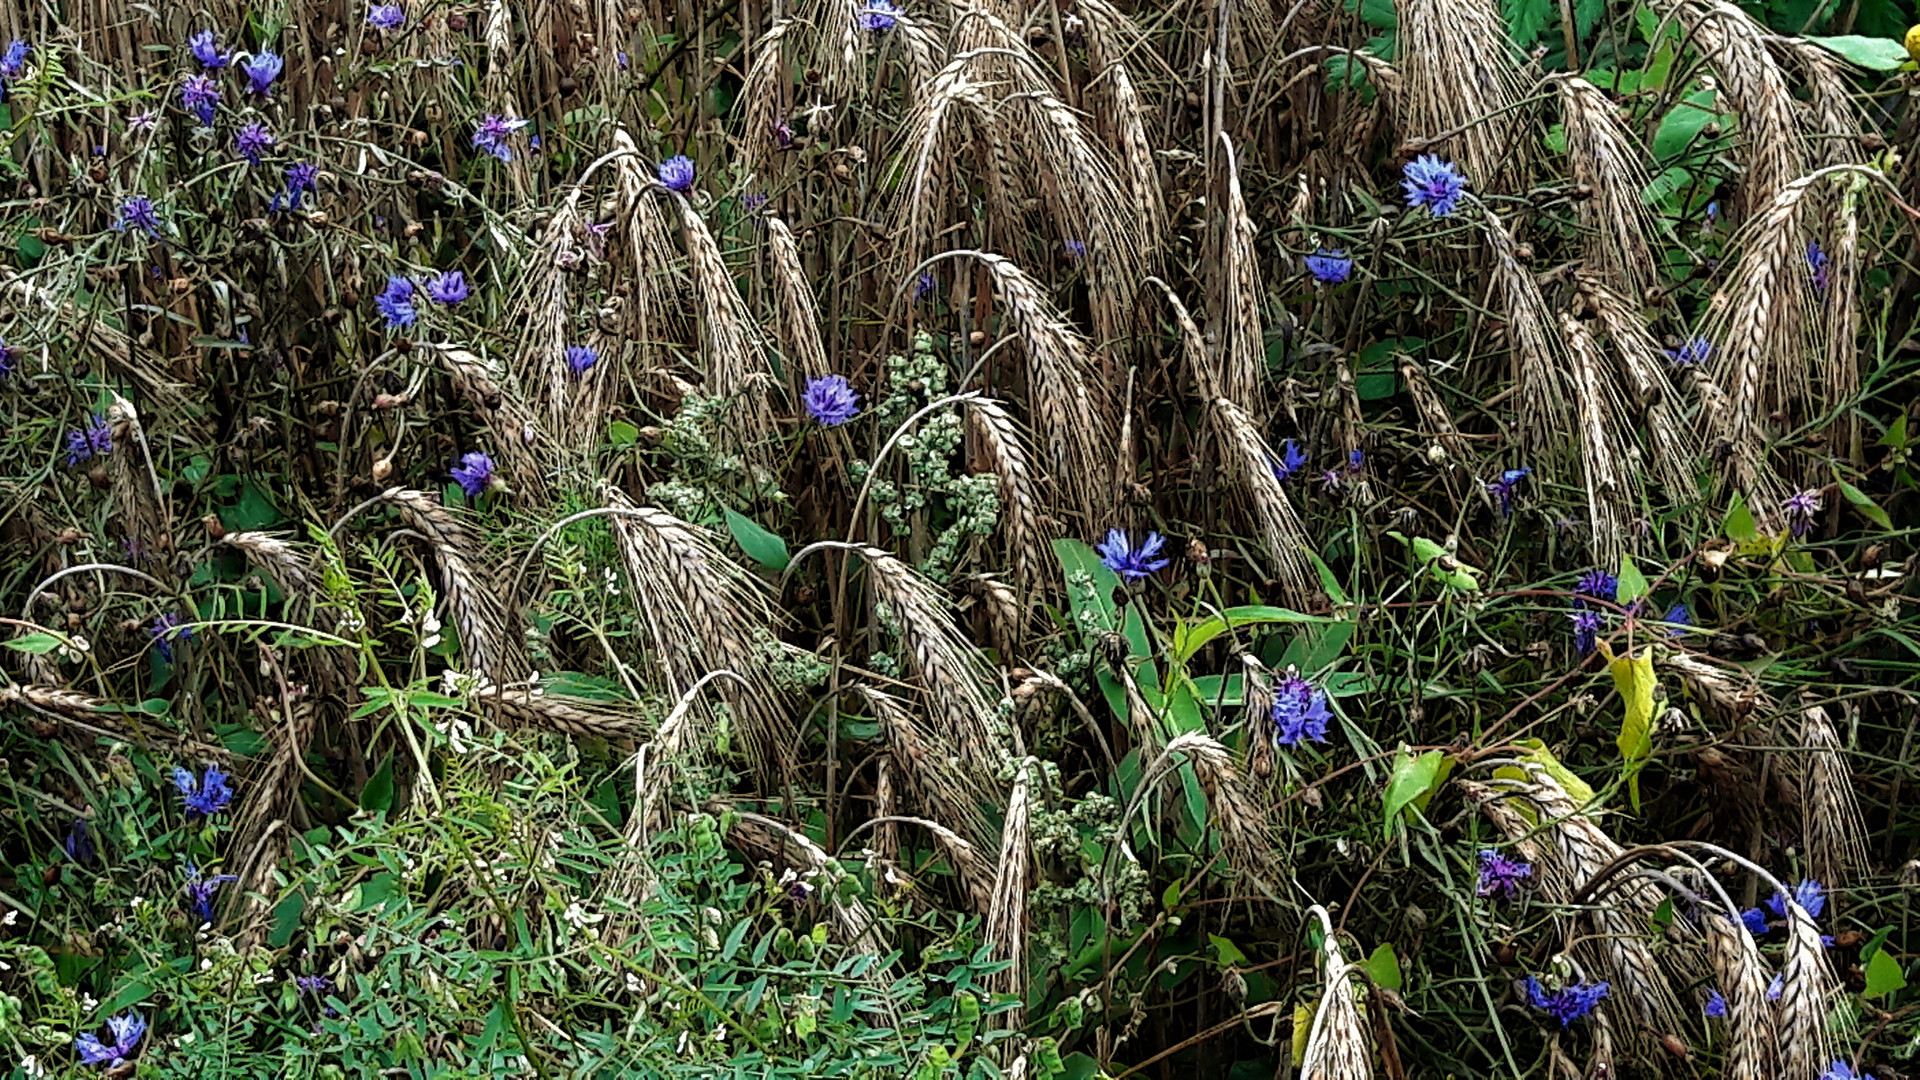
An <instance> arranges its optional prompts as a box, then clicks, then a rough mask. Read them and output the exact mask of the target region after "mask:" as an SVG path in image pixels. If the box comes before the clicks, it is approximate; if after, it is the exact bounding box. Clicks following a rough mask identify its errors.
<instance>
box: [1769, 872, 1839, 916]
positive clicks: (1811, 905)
mask: <svg viewBox="0 0 1920 1080" xmlns="http://www.w3.org/2000/svg"><path fill="white" fill-rule="evenodd" d="M1793 902H1794V903H1796V904H1799V905H1800V906H1801V907H1803V908H1805V909H1806V910H1807V914H1809V915H1811V916H1813V917H1814V918H1816V919H1817V918H1819V917H1820V915H1821V913H1822V912H1824V911H1826V910H1827V889H1826V886H1824V885H1822V884H1820V882H1818V881H1816V880H1814V879H1813V878H1801V879H1800V884H1798V885H1795V886H1794V887H1793ZM1767 910H1768V911H1771V912H1773V913H1774V915H1776V916H1778V917H1779V918H1782V919H1784V918H1786V917H1787V897H1786V894H1785V893H1778V892H1777V893H1774V894H1773V895H1772V896H1769V897H1767Z"/></svg>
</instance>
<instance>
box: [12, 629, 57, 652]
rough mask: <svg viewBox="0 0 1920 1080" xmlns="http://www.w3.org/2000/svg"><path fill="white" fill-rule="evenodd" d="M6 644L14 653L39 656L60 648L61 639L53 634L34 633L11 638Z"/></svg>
mask: <svg viewBox="0 0 1920 1080" xmlns="http://www.w3.org/2000/svg"><path fill="white" fill-rule="evenodd" d="M4 644H5V645H6V646H7V648H9V649H12V650H13V651H14V652H23V653H33V654H34V655H36V656H38V655H43V654H45V653H50V652H52V651H53V650H55V649H57V648H59V647H60V639H59V638H57V637H55V636H53V635H52V634H41V633H33V634H22V635H20V636H19V637H17V638H9V639H8V640H7V641H6V642H5V643H4Z"/></svg>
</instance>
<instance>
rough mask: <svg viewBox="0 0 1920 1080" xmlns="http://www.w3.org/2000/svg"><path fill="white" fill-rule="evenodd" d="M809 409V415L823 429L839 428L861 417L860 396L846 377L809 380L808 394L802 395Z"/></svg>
mask: <svg viewBox="0 0 1920 1080" xmlns="http://www.w3.org/2000/svg"><path fill="white" fill-rule="evenodd" d="M801 400H802V402H803V403H804V404H805V405H806V407H807V413H808V415H810V416H812V417H813V418H814V419H815V420H817V421H819V422H820V425H821V426H822V427H839V426H840V425H841V424H844V423H846V422H847V421H849V420H851V419H853V418H854V417H856V416H859V415H860V395H859V394H857V393H855V392H854V389H853V387H851V386H849V385H847V380H846V376H844V375H822V376H820V377H819V378H817V379H808V380H807V390H806V393H805V394H803V395H801Z"/></svg>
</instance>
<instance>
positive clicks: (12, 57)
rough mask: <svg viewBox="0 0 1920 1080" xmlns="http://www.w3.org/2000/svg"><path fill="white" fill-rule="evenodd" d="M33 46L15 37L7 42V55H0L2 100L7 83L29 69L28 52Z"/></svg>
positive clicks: (0, 98) (0, 92) (0, 94)
mask: <svg viewBox="0 0 1920 1080" xmlns="http://www.w3.org/2000/svg"><path fill="white" fill-rule="evenodd" d="M32 51H33V46H31V45H29V44H27V43H26V42H24V41H21V40H20V39H19V38H14V39H13V40H12V41H10V42H8V43H7V51H6V55H4V56H0V100H4V99H5V98H6V85H5V84H6V83H10V82H12V81H13V80H15V79H17V78H19V77H20V76H21V75H22V74H23V73H25V71H26V70H27V54H28V53H30V52H32Z"/></svg>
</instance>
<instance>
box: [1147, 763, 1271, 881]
mask: <svg viewBox="0 0 1920 1080" xmlns="http://www.w3.org/2000/svg"><path fill="white" fill-rule="evenodd" d="M1167 753H1168V754H1170V755H1177V756H1179V757H1180V758H1183V759H1185V760H1186V761H1187V762H1189V763H1190V764H1192V765H1193V771H1194V775H1195V776H1196V777H1198V778H1199V780H1200V786H1201V787H1202V788H1204V789H1205V790H1206V793H1207V799H1208V801H1209V802H1210V803H1211V806H1212V810H1213V817H1214V821H1215V822H1216V825H1217V827H1218V828H1219V830H1220V847H1221V849H1222V850H1223V851H1224V852H1225V854H1226V856H1227V861H1228V862H1229V863H1230V864H1232V866H1233V868H1234V869H1235V870H1237V871H1239V872H1240V873H1241V874H1242V875H1245V876H1246V877H1248V878H1250V879H1252V880H1253V881H1254V882H1257V883H1259V885H1260V886H1261V887H1264V888H1266V889H1267V890H1269V891H1270V892H1277V891H1278V890H1279V888H1280V887H1281V885H1282V883H1283V881H1284V880H1285V878H1284V876H1283V871H1282V870H1281V868H1280V866H1279V864H1278V862H1277V861H1276V860H1275V859H1274V855H1273V852H1274V847H1273V842H1272V840H1271V839H1270V838H1269V837H1268V836H1267V828H1266V819H1265V818H1264V816H1263V815H1262V814H1261V812H1260V807H1259V804H1258V803H1256V802H1255V801H1254V798H1253V795H1252V792H1251V790H1250V789H1249V786H1248V784H1247V778H1246V777H1245V776H1243V775H1242V774H1241V772H1240V770H1239V769H1237V768H1235V767H1234V764H1233V755H1232V754H1231V753H1230V752H1228V750H1227V748H1226V747H1224V746H1222V745H1220V743H1219V742H1218V741H1216V740H1215V739H1213V738H1212V737H1211V736H1208V735H1206V734H1204V733H1201V732H1197V731H1189V732H1184V733H1182V734H1180V735H1177V736H1175V737H1174V738H1173V740H1172V741H1171V742H1169V743H1167Z"/></svg>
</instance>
